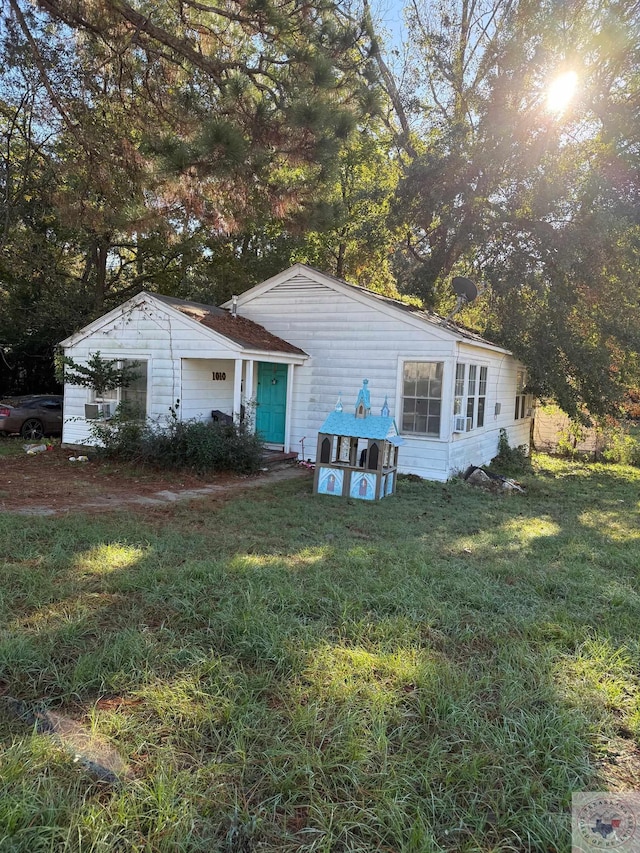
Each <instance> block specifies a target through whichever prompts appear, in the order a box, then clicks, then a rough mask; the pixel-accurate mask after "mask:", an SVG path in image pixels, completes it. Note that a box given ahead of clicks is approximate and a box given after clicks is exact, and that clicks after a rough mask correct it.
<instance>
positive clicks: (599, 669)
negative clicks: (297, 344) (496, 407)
mask: <svg viewBox="0 0 640 853" xmlns="http://www.w3.org/2000/svg"><path fill="white" fill-rule="evenodd" d="M526 482H527V486H528V489H527V494H526V495H524V496H515V495H514V496H503V495H493V494H486V493H483V492H479V491H474V490H473V489H472V488H470V487H469V486H467V485H466V484H463V483H460V482H452V483H450V484H447V485H446V486H442V485H440V484H434V483H414V482H408V481H401V482H400V484H399V488H398V494H397V495H396V496H395V497H393V498H390V499H388V500H386V501H383V502H382V503H380V504H376V505H372V504H369V503H365V502H357V501H353V502H352V501H342V500H339V499H334V498H330V497H324V496H313V495H312V494H311V487H310V481H307V480H302V481H293V482H287V483H282V484H279V485H277V486H270V487H265V488H263V489H260V490H256V491H254V492H252V493H251V494H250V495H244V496H242V497H238V498H237V499H235V500H232V501H229V502H227V503H225V504H222V505H221V504H215V503H213V502H208V501H201V502H195V503H192V504H190V505H185V504H182V505H176V506H171V507H169V508H167V509H166V510H163V511H155V512H153V513H149V514H146V515H139V516H137V517H135V516H132V515H130V514H122V515H109V516H100V517H89V516H82V515H73V516H64V517H60V518H55V519H50V518H45V519H34V518H28V519H22V518H19V517H15V516H14V517H11V516H9V515H5V516H2V517H0V540H1V544H0V547H1V551H0V553H2V554H3V555H4V565H3V568H2V575H1V577H2V582H1V585H0V626H2V627H0V676H1V677H2V679H3V680H4V682H5V683H6V685H7V689H8V691H9V692H10V693H11V695H13V696H15V697H16V698H18V699H20V700H22V701H24V702H26V703H36V702H37V703H44V706H45V707H46V708H48V709H50V710H52V711H57V712H62V713H66V714H68V715H70V716H72V717H74V718H75V719H77V720H82V721H84V722H85V723H86V725H87V726H88V727H89V728H90V729H91V733H92V734H93V735H94V736H95V737H96V738H99V739H103V740H104V741H105V742H106V743H109V744H110V745H111V746H114V747H115V748H116V749H117V750H118V751H119V753H120V754H121V755H122V756H123V758H124V759H125V760H126V761H127V762H128V764H129V767H130V773H129V775H128V776H126V777H125V778H124V780H123V783H122V785H121V786H120V787H119V788H118V787H113V788H112V787H108V786H104V785H99V784H96V782H95V780H94V779H93V778H92V776H91V775H90V774H89V773H88V772H87V771H86V770H85V769H83V767H82V766H80V765H78V764H74V763H73V761H72V759H71V758H70V757H69V755H68V754H67V753H66V752H65V751H64V750H62V749H60V747H59V746H58V745H57V744H56V742H55V741H53V740H52V739H51V738H49V737H47V736H46V735H43V734H38V733H37V731H35V730H31V729H29V728H28V727H25V726H24V724H23V723H21V722H20V721H18V720H16V719H15V718H13V717H11V715H10V714H8V713H4V712H3V711H2V710H1V708H2V706H1V705H0V732H1V738H2V739H1V742H0V743H1V746H0V749H1V752H0V850H2V851H3V853H4V851H25V853H27V851H28V853H37V851H58V850H70V851H92V853H93V851H95V852H96V853H98V851H105V853H106V851H121V850H122V851H124V850H126V851H228V853H251V851H264V850H268V851H284V853H287V851H319V853H320V851H322V853H338V851H340V853H342V851H385V853H387V851H398V852H399V851H402V853H430V851H434V853H435V851H451V853H453V851H456V853H458V851H460V853H472V851H473V853H498V851H500V853H502V851H505V853H506V851H522V853H524V851H540V853H542V851H544V852H545V853H549V851H563V853H564V851H569V850H570V812H569V809H570V803H571V793H572V791H580V790H601V789H607V788H608V789H615V788H621V787H634V784H633V783H634V781H635V782H636V784H635V787H636V788H638V787H640V786H639V785H638V784H637V782H638V781H640V762H638V760H637V759H638V756H640V753H638V752H637V743H638V737H639V735H640V691H639V689H638V673H639V672H640V645H639V643H638V639H637V626H638V624H639V623H640V583H639V579H638V566H637V556H636V555H637V553H638V540H639V539H640V532H639V531H640V525H639V523H638V522H639V520H640V519H639V515H640V504H639V501H638V487H639V486H640V470H638V469H634V468H623V467H616V466H610V467H607V466H602V465H586V464H580V463H573V462H566V461H559V460H553V459H550V458H547V457H539V459H538V461H537V463H536V474H535V476H531V477H529V478H527V480H526ZM623 754H624V755H625V756H627V757H629V758H630V761H629V763H628V765H625V766H627V767H628V773H630V774H633V773H635V772H637V776H633V775H627V776H626V777H624V778H621V777H620V764H621V762H620V756H621V755H623ZM616 761H618V764H617V765H616V763H615V762H616Z"/></svg>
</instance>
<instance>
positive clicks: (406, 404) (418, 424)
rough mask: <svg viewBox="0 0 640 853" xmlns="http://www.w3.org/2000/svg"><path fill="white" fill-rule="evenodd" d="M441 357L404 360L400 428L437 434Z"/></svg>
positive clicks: (421, 433) (438, 433)
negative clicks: (431, 359) (425, 359)
mask: <svg viewBox="0 0 640 853" xmlns="http://www.w3.org/2000/svg"><path fill="white" fill-rule="evenodd" d="M442 371H443V363H442V362H441V361H405V362H404V366H403V388H402V431H403V432H412V433H416V434H417V435H433V436H439V435H440V410H441V406H442Z"/></svg>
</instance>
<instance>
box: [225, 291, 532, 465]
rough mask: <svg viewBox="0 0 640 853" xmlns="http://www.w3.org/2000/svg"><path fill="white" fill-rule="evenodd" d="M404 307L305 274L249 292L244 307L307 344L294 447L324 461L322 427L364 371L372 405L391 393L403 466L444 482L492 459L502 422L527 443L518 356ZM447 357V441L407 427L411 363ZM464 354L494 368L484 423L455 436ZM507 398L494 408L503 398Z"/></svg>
mask: <svg viewBox="0 0 640 853" xmlns="http://www.w3.org/2000/svg"><path fill="white" fill-rule="evenodd" d="M401 311H402V309H399V310H398V311H397V312H393V314H391V313H389V312H388V311H386V310H384V309H381V308H380V307H378V306H377V305H376V304H375V302H374V300H373V299H372V300H371V305H368V304H365V302H363V301H360V299H357V298H354V297H352V296H351V295H349V294H347V293H344V292H342V291H341V290H340V289H339V288H333V287H330V286H328V285H325V284H323V283H322V282H318V281H316V280H315V279H313V278H311V277H307V276H306V275H304V274H297V275H294V276H292V277H291V278H289V279H286V280H284V281H281V282H279V283H276V284H275V285H274V286H272V287H271V288H269V289H267V290H264V291H262V292H260V290H259V288H258V292H257V293H255V294H253V295H252V294H251V292H249V293H248V294H245V295H244V299H243V296H241V297H240V302H239V312H240V313H241V314H242V315H243V316H245V317H248V318H249V319H251V320H253V321H255V322H257V323H260V324H261V325H263V326H265V328H267V329H268V330H269V331H270V332H272V333H273V334H275V335H278V336H279V337H282V338H284V339H285V340H287V341H290V342H291V343H292V344H295V345H296V346H298V347H300V348H301V349H304V350H305V351H306V352H307V353H309V355H310V356H311V358H310V359H309V361H308V362H307V363H306V364H305V365H303V366H302V367H296V369H295V373H294V389H293V393H292V400H293V408H292V412H291V448H292V450H298V451H301V450H302V447H301V443H300V440H301V439H302V438H303V437H304V456H305V457H306V458H310V459H312V460H314V459H315V454H316V445H317V434H318V429H319V428H320V426H321V424H322V423H323V421H324V419H325V418H326V416H327V413H328V412H330V411H331V409H332V408H333V406H334V405H335V402H336V399H337V396H338V394H339V393H341V394H342V402H343V405H344V406H345V408H346V407H348V406H350V405H352V404H354V405H355V399H356V395H357V392H358V389H359V388H360V386H361V384H362V380H363V379H364V378H366V379H368V380H369V388H370V389H371V392H372V410H373V411H374V412H375V411H376V410H379V409H380V407H381V406H382V404H383V402H384V398H385V395H387V396H388V402H389V405H390V407H391V413H392V415H394V416H395V418H396V422H397V424H398V428H399V430H400V433H401V434H402V435H403V437H404V438H405V444H404V445H403V446H402V447H401V448H400V453H399V460H398V462H399V464H398V470H399V471H400V472H401V473H414V474H417V475H418V476H421V477H425V478H427V479H431V480H439V481H445V480H447V479H448V478H449V477H450V476H451V475H452V474H455V473H456V472H458V471H461V470H464V469H465V468H466V467H468V465H469V464H475V465H480V464H485V463H487V462H488V461H490V460H491V459H492V458H493V456H495V453H496V450H497V446H498V438H499V433H500V429H501V428H504V429H506V430H507V433H508V435H509V440H510V442H511V443H512V444H528V440H529V439H528V435H529V419H525V420H524V421H519V422H514V420H513V408H514V403H515V389H516V369H517V363H516V361H515V360H514V359H513V357H512V356H510V355H508V354H506V353H503V352H494V351H493V350H491V349H489V348H487V347H483V346H481V345H477V344H473V343H466V342H464V343H462V342H460V341H458V340H457V339H456V337H455V336H454V335H452V334H451V333H450V332H448V331H443V330H441V329H438V328H436V327H431V325H430V324H429V323H427V322H425V323H424V324H422V323H419V324H416V322H415V320H414V319H413V318H412V319H405V318H403V316H402V313H401ZM404 360H407V361H442V362H443V363H444V377H443V414H442V420H441V433H440V437H439V438H438V439H435V438H429V437H422V436H419V437H418V436H414V435H411V434H406V433H403V432H402V426H401V415H400V411H399V409H400V406H401V399H402V388H401V380H402V362H403V361H404ZM457 361H464V362H466V363H473V364H484V365H487V368H488V388H487V401H486V416H485V426H484V427H482V428H480V429H475V430H472V431H471V432H469V433H464V434H460V435H458V434H453V433H452V430H453V408H452V406H453V387H454V379H455V364H456V362H457ZM497 402H499V403H500V404H501V411H500V414H499V415H494V412H495V404H496V403H497Z"/></svg>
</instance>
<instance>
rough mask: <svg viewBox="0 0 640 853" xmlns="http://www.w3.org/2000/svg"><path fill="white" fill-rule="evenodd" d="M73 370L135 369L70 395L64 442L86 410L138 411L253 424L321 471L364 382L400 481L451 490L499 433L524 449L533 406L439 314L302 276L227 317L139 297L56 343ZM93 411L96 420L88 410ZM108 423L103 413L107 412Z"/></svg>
mask: <svg viewBox="0 0 640 853" xmlns="http://www.w3.org/2000/svg"><path fill="white" fill-rule="evenodd" d="M62 347H63V348H64V351H65V354H66V355H69V356H71V357H72V358H74V359H75V360H76V361H78V362H82V361H84V360H86V359H88V358H89V357H90V356H91V355H92V354H93V353H95V352H100V354H101V355H102V356H103V357H104V358H117V359H118V360H120V361H122V362H125V363H126V362H127V361H134V362H137V363H138V367H139V379H138V380H137V382H136V383H134V385H132V386H130V387H129V388H127V389H124V390H123V391H119V392H114V393H113V394H112V396H111V399H109V400H105V401H95V400H94V399H92V397H91V394H92V392H91V391H89V390H87V389H85V388H81V387H78V386H72V385H67V386H66V387H65V425H64V433H63V442H65V443H68V444H82V443H90V442H91V432H90V420H87V418H86V415H88V414H94V413H95V407H94V410H93V411H92V409H91V404H93V403H98V404H99V405H101V406H105V405H106V406H107V407H109V405H110V406H111V407H112V408H113V407H115V405H117V403H118V402H120V401H121V400H125V399H128V400H133V401H135V402H137V403H139V404H140V405H141V407H142V408H144V410H145V412H146V414H147V416H148V417H150V418H153V419H160V418H163V417H166V416H167V415H168V414H169V409H170V408H171V407H175V406H176V403H177V401H180V402H179V407H178V409H177V411H178V416H179V417H181V418H182V419H187V418H201V419H206V418H211V417H212V412H216V411H217V412H218V413H225V414H227V415H230V416H232V417H234V418H235V419H238V418H240V417H241V415H242V414H246V415H247V416H250V417H251V419H252V421H253V422H254V423H255V427H256V429H257V430H258V431H259V432H260V434H261V435H262V436H263V438H264V440H265V442H266V443H267V444H268V445H270V446H273V447H278V448H281V449H283V450H285V451H295V452H298V453H299V454H300V455H302V453H303V447H304V456H305V457H306V458H311V459H313V458H314V455H315V448H316V441H317V435H318V430H319V428H320V427H321V425H322V423H323V422H324V420H325V418H326V417H327V414H328V413H329V412H330V411H331V410H332V409H333V407H334V406H335V403H336V399H337V397H338V395H339V394H342V399H343V400H344V401H348V400H352V399H355V398H356V396H357V392H358V389H359V388H360V387H361V385H362V380H363V379H364V378H367V379H368V380H369V388H370V389H371V392H372V399H371V405H372V410H375V409H376V408H378V409H380V408H381V407H382V406H383V404H384V400H385V396H386V398H387V401H388V405H389V408H390V410H391V414H392V416H394V417H395V419H396V422H397V424H398V428H399V431H400V434H401V435H402V436H403V437H404V439H405V443H404V445H403V446H402V448H401V453H400V456H399V460H398V470H399V471H400V472H401V473H414V474H417V475H419V476H421V477H425V478H428V479H432V480H441V481H445V480H447V479H448V478H449V477H450V476H452V475H453V474H455V473H456V472H457V471H461V470H464V469H465V468H466V467H467V466H468V465H470V464H474V465H480V464H484V463H486V462H488V461H489V460H490V459H491V458H492V457H493V456H494V455H495V453H496V449H497V444H498V437H499V432H500V429H501V428H504V429H505V430H506V431H507V434H508V437H509V442H510V444H511V445H512V446H514V445H522V444H528V443H529V431H530V416H531V404H532V401H531V399H530V398H529V397H527V396H525V394H524V385H525V373H524V369H523V367H522V365H521V364H519V363H518V362H517V361H516V359H515V358H514V357H513V356H512V355H511V353H509V351H508V350H505V349H503V348H502V347H499V346H496V345H495V344H492V343H490V342H489V341H487V340H484V339H483V338H482V337H480V336H479V335H477V334H475V333H474V332H471V331H469V330H467V329H464V328H462V327H461V326H458V325H457V324H456V323H453V322H451V321H448V320H445V319H444V318H442V317H439V316H438V315H435V314H431V313H429V312H426V311H423V310H420V309H417V308H415V307H413V306H409V305H406V304H404V303H402V302H399V301H397V300H394V299H389V298H387V297H384V296H380V295H379V294H376V293H374V292H372V291H369V290H364V289H362V288H360V287H356V286H354V285H350V284H347V283H346V282H344V281H340V280H339V279H337V278H334V277H333V276H330V275H326V274H324V273H321V272H319V271H318V270H315V269H313V268H311V267H308V266H306V265H304V264H296V265H295V266H293V267H291V268H290V269H288V270H285V271H284V272H282V273H280V274H279V275H277V276H274V277H273V278H270V279H269V280H268V281H265V282H263V283H262V284H259V285H256V286H255V287H253V288H251V290H248V291H246V292H245V293H243V294H242V295H241V296H239V297H237V298H235V297H234V300H233V301H232V302H229V303H227V304H226V305H225V306H223V307H222V308H217V307H215V306H210V305H200V304H198V303H193V302H186V301H184V300H179V299H174V298H171V297H167V296H159V295H157V294H152V293H147V292H144V291H143V292H142V293H140V294H138V296H135V297H134V298H133V299H130V300H129V301H128V302H125V303H124V305H121V306H120V307H119V308H117V309H115V310H113V311H111V312H110V313H109V314H106V315H105V316H103V317H101V318H100V319H98V320H96V321H94V322H93V323H91V324H90V325H88V326H86V327H85V328H84V329H81V330H80V331H79V332H77V333H76V334H75V335H72V336H71V337H69V338H67V339H66V340H65V341H63V342H62ZM87 406H89V408H87ZM107 414H108V408H107Z"/></svg>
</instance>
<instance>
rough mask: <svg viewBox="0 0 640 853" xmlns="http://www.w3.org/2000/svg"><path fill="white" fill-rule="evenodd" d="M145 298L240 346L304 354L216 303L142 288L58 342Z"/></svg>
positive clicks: (101, 323) (74, 340)
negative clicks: (209, 303)
mask: <svg viewBox="0 0 640 853" xmlns="http://www.w3.org/2000/svg"><path fill="white" fill-rule="evenodd" d="M145 300H149V301H156V302H160V303H164V305H166V306H167V307H168V308H170V309H172V310H173V311H178V312H179V313H180V314H182V315H183V316H184V317H187V318H188V319H189V320H191V321H193V322H196V323H199V324H200V325H201V326H204V327H205V328H207V329H211V331H212V332H215V333H217V334H218V335H221V336H222V337H223V338H226V339H227V340H228V341H230V342H232V343H234V344H237V345H238V346H239V347H241V348H242V349H247V350H259V351H262V352H273V353H283V354H285V355H295V356H298V357H299V356H304V357H306V356H307V353H305V352H304V350H301V349H300V348H299V347H296V346H294V345H293V344H290V343H289V341H285V340H283V339H282V338H279V337H278V336H277V335H272V334H271V332H268V331H267V330H266V329H265V328H264V326H261V325H260V324H259V323H254V322H253V320H249V319H248V318H247V317H241V316H239V315H237V316H236V317H233V316H232V314H231V313H230V312H229V311H226V310H225V309H224V308H218V307H217V306H216V305H205V304H203V303H201V302H190V301H188V300H187V299H177V298H176V297H174V296H162V295H161V294H159V293H151V292H150V291H146V290H143V291H141V292H140V293H138V295H137V296H134V297H132V298H131V299H129V300H127V301H126V302H125V303H123V304H122V305H119V306H118V307H117V308H114V309H113V310H112V311H109V312H108V313H107V314H104V315H103V316H102V317H98V319H97V320H94V321H93V322H92V323H89V324H88V325H87V326H85V327H84V328H82V329H80V330H78V331H77V332H75V333H74V334H73V335H70V336H69V337H68V338H66V339H65V340H64V341H61V343H60V346H64V347H66V346H72V345H75V344H76V343H78V341H80V340H82V339H83V338H85V337H88V336H89V335H91V334H94V333H95V332H96V331H98V330H99V329H101V328H103V327H104V325H105V323H109V322H111V321H112V320H114V319H116V318H117V317H118V316H120V315H121V314H122V312H123V311H127V310H130V309H134V308H136V307H137V306H139V305H143V304H144V302H145Z"/></svg>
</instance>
